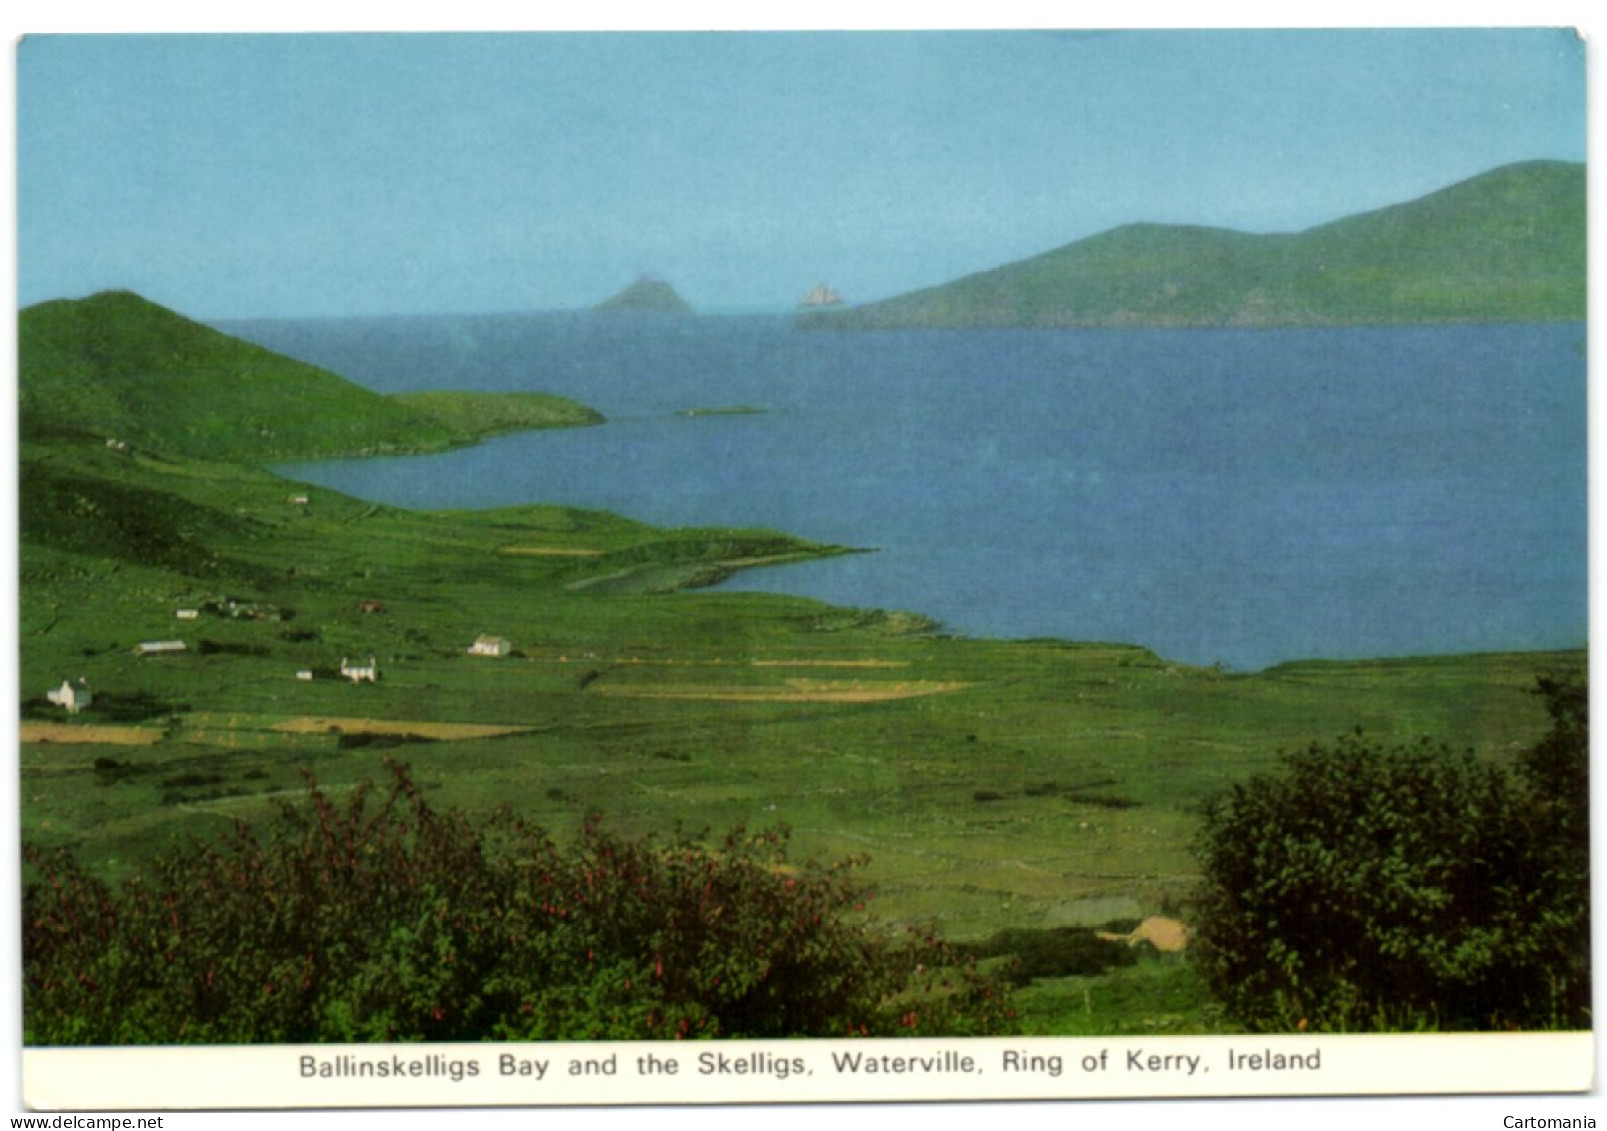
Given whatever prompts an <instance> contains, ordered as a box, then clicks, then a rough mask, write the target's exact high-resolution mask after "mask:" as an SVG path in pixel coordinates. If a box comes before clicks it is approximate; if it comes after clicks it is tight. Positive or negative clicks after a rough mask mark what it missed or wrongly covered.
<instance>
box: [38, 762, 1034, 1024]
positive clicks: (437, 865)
mask: <svg viewBox="0 0 1607 1131" xmlns="http://www.w3.org/2000/svg"><path fill="white" fill-rule="evenodd" d="M27 855H28V859H29V862H30V865H31V867H32V869H33V871H34V872H35V873H36V875H37V877H38V878H37V879H35V880H34V882H32V883H30V884H29V886H28V888H27V891H26V893H25V897H24V927H23V930H24V956H25V957H24V963H25V972H24V982H25V1006H26V1031H27V1040H28V1042H29V1043H31V1044H68V1045H75V1044H145V1043H214V1042H216V1043H241V1042H302V1041H370V1040H386V1041H391V1040H433V1041H454V1040H482V1039H509V1040H562V1039H599V1038H666V1037H711V1036H748V1037H782V1036H801V1035H810V1036H840V1035H844V1034H864V1035H899V1034H908V1033H915V1034H927V1035H930V1034H968V1033H989V1032H995V1031H999V1030H1001V1029H1002V1028H1004V1027H1005V1026H1007V1025H1008V1024H1009V1018H1010V1013H1009V1010H1008V1006H1007V1004H1006V1001H1005V996H1004V992H1003V988H1002V987H1000V986H996V985H994V984H993V983H991V982H990V981H989V980H988V979H986V978H984V977H982V976H980V975H978V974H977V973H976V972H975V970H974V967H973V965H971V964H968V963H966V962H964V961H962V960H961V959H959V958H958V957H957V956H956V955H954V954H953V953H951V952H950V951H948V950H947V948H946V947H945V946H944V944H943V943H942V942H941V941H940V940H938V939H937V938H935V937H932V936H925V937H921V936H918V935H912V936H911V937H910V938H909V939H907V940H906V941H902V942H895V941H893V940H891V939H890V938H888V937H887V936H886V935H885V934H883V933H882V932H879V931H878V930H876V929H874V928H873V927H870V926H867V925H865V924H864V923H863V922H862V918H863V916H862V914H861V912H862V911H863V909H864V906H865V902H866V900H867V899H869V895H868V894H867V893H866V892H865V891H863V890H862V889H861V888H860V887H859V886H858V885H857V884H855V883H854V882H853V880H852V878H851V875H850V873H851V871H852V869H853V867H854V866H855V865H856V864H857V863H859V862H858V861H849V862H847V863H844V864H841V865H838V866H835V867H831V868H822V867H818V866H814V865H791V864H789V863H788V862H787V860H786V836H785V833H784V832H779V831H767V832H761V833H749V832H747V831H745V830H743V829H741V828H738V829H737V830H735V831H733V832H732V833H730V834H729V835H728V836H726V837H725V838H724V840H723V841H722V842H720V843H719V844H718V845H717V846H713V847H711V846H709V845H707V844H705V843H704V842H703V841H702V840H701V839H699V838H694V837H687V836H679V837H677V838H675V839H674V840H671V841H667V842H664V843H659V842H656V841H654V840H651V839H640V840H627V839H622V838H619V837H616V836H613V835H611V834H609V833H607V832H605V831H604V830H603V829H601V828H600V827H599V826H598V825H597V824H596V823H595V822H589V823H587V824H586V825H585V827H584V828H583V829H582V830H581V833H580V836H579V838H578V840H577V841H576V842H575V843H574V844H573V845H571V846H566V847H560V846H558V845H557V844H555V843H554V842H553V841H552V840H550V839H549V838H547V837H546V836H545V835H543V834H541V833H539V832H537V831H535V830H533V829H530V828H527V827H525V826H524V825H523V824H522V823H521V822H519V821H518V820H516V819H515V818H513V817H512V815H510V814H507V813H503V814H502V815H500V816H499V817H497V818H495V819H493V820H491V821H488V822H486V823H483V824H480V825H476V824H474V823H471V822H470V820H469V819H468V818H467V817H465V816H463V815H461V814H459V813H455V812H446V813H437V812H436V811H434V810H433V809H431V808H430V806H428V805H427V804H426V803H425V801H424V799H423V797H422V796H421V795H420V793H419V791H418V789H417V788H416V787H415V786H414V784H413V783H412V781H411V780H410V778H409V777H408V775H407V773H406V772H405V770H402V769H401V768H395V777H394V781H393V784H392V787H391V790H390V793H389V796H388V797H387V798H386V799H385V800H384V801H383V802H382V803H380V804H378V805H375V804H372V803H371V799H370V791H369V790H368V789H367V788H363V787H359V788H357V789H356V790H355V792H354V793H353V795H352V797H351V799H350V800H349V801H348V802H347V803H346V804H344V805H337V804H336V803H335V801H334V800H333V799H331V798H330V797H329V796H328V795H326V794H325V793H323V792H321V791H320V790H318V789H317V788H316V787H312V786H309V792H308V796H307V800H306V801H305V802H304V803H303V804H301V805H300V806H287V807H286V808H285V810H284V813H283V817H282V819H281V821H280V822H279V824H278V825H277V827H276V828H275V830H274V832H273V834H272V836H271V837H269V838H267V839H259V838H258V836H257V835H255V834H254V833H253V832H251V831H250V830H249V829H247V828H246V827H245V826H244V825H241V826H239V827H237V828H236V829H235V831H234V832H233V833H232V834H230V835H229V836H227V837H225V838H222V839H220V840H218V841H216V842H213V843H209V844H200V845H196V846H192V847H190V848H188V849H186V850H184V851H181V852H177V853H174V854H171V855H169V856H166V857H165V858H163V859H161V860H159V861H158V862H157V864H156V865H155V866H154V867H153V868H151V869H150V870H149V872H148V874H147V878H145V879H144V880H136V881H130V882H128V883H125V884H124V885H123V886H122V887H121V888H119V889H117V890H113V889H111V888H109V887H107V886H106V885H104V884H102V883H101V882H99V881H98V880H95V879H94V878H92V877H91V876H89V875H88V874H87V873H86V872H84V871H83V870H82V869H81V868H80V867H79V866H78V864H77V863H76V862H75V861H74V860H73V858H72V857H71V856H70V855H69V854H66V853H57V854H54V855H47V854H43V853H40V852H37V851H34V850H31V849H30V850H29V851H28V854H27Z"/></svg>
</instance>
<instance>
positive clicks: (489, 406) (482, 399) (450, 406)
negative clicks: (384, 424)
mask: <svg viewBox="0 0 1607 1131" xmlns="http://www.w3.org/2000/svg"><path fill="white" fill-rule="evenodd" d="M386 399H387V400H390V401H392V402H394V403H396V404H399V405H401V406H403V407H404V408H409V409H413V410H415V411H417V412H421V413H423V414H425V415H426V416H431V417H434V418H435V419H436V420H438V421H440V422H441V423H442V424H444V425H446V426H447V427H448V428H450V429H451V430H452V431H453V432H455V433H459V434H461V435H466V436H473V437H477V438H478V437H485V436H494V435H497V434H499V433H502V432H524V431H527V430H533V429H538V428H574V427H578V426H580V425H586V424H601V423H603V414H602V413H600V412H598V411H597V410H596V409H593V408H588V407H587V406H585V405H583V404H579V403H577V402H575V401H572V400H569V399H568V398H567V397H559V396H553V395H552V394H550V393H465V392H459V391H456V390H452V391H442V392H428V393H392V394H391V395H390V396H389V397H388V398H386Z"/></svg>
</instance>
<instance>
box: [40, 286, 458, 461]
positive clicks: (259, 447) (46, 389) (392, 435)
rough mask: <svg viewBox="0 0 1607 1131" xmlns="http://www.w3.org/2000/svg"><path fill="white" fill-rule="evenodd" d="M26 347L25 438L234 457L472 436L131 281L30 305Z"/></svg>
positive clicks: (292, 455)
mask: <svg viewBox="0 0 1607 1131" xmlns="http://www.w3.org/2000/svg"><path fill="white" fill-rule="evenodd" d="M18 355H19V381H18V385H19V394H20V404H19V414H20V416H19V419H20V425H21V430H22V436H23V439H24V440H27V439H29V438H31V437H36V436H39V435H44V434H50V433H62V432H71V433H81V434H90V435H98V436H102V437H104V438H106V439H108V440H117V441H121V442H123V443H126V444H130V445H133V446H135V447H138V448H147V449H154V450H157V451H162V452H167V453H170V454H175V455H185V456H193V457H197V458H202V459H214V460H226V461H235V462H265V461H272V460H282V459H303V458H312V457H318V456H329V455H345V454H357V453H366V452H381V451H417V450H423V449H430V448H444V447H449V446H451V445H452V444H454V443H462V442H464V440H465V438H464V437H463V436H462V435H461V434H460V433H457V432H455V431H454V430H453V429H452V428H451V427H450V426H449V425H448V424H446V423H444V422H442V421H440V420H438V419H436V418H435V417H433V416H431V415H429V414H427V413H424V412H420V411H418V410H417V409H414V408H411V407H408V406H406V405H404V404H400V403H397V402H395V401H392V400H390V399H389V398H386V397H382V396H380V395H379V394H377V393H373V392H370V391H368V390H366V389H363V388H361V387H359V386H357V385H354V384H352V383H351V382H350V381H347V380H345V379H344V378H341V377H337V376H336V375H335V374H333V373H329V372H327V371H325V370H322V369H319V368H317V367H316V366H312V365H306V364H304V363H302V362H299V361H294V360H292V359H290V358H287V357H284V356H282V355H280V354H276V353H273V352H272V351H270V350H266V349H263V348H262V347H260V346H256V345H252V344H250V343H249V342H244V341H241V340H240V339H238V338H232V337H230V336H228V335H227V334H223V333H221V332H219V331H217V330H213V329H211V328H209V327H206V326H202V325H201V324H199V323H197V322H192V321H190V320H189V319H187V318H184V317H182V316H181V315H178V314H175V313H174V312H173V311H171V310H167V309H165V308H164V307H161V306H157V305H156V304H155V303H152V302H149V301H147V300H145V299H143V298H141V297H140V296H138V295H135V294H131V293H129V292H127V291H108V292H104V293H102V294H97V295H93V296H91V297H89V298H85V299H78V300H67V299H62V300H57V301H53V302H45V303H40V304H39V305H37V306H31V307H29V308H27V309H26V310H24V311H22V313H21V315H20V317H19V318H18Z"/></svg>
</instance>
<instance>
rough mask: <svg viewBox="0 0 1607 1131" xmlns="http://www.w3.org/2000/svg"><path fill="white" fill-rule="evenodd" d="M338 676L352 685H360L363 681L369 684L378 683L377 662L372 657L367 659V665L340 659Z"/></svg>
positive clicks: (343, 658)
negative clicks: (341, 676)
mask: <svg viewBox="0 0 1607 1131" xmlns="http://www.w3.org/2000/svg"><path fill="white" fill-rule="evenodd" d="M340 674H341V675H343V676H345V677H346V678H347V679H349V680H351V681H352V682H353V683H362V682H363V681H364V680H365V679H366V680H367V681H368V682H369V683H378V682H379V661H377V660H376V659H374V657H373V656H370V657H368V664H367V665H366V666H364V665H363V664H360V663H359V664H354V663H352V662H351V661H349V660H348V659H347V658H346V657H345V656H342V657H341V658H340Z"/></svg>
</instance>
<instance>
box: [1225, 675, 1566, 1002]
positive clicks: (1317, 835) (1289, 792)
mask: <svg viewBox="0 0 1607 1131" xmlns="http://www.w3.org/2000/svg"><path fill="white" fill-rule="evenodd" d="M1542 690H1543V691H1545V692H1546V694H1547V695H1548V697H1549V698H1550V699H1551V700H1552V703H1553V717H1554V728H1553V732H1552V735H1551V736H1550V737H1549V738H1548V739H1547V740H1546V742H1545V743H1542V747H1541V751H1542V752H1537V753H1536V754H1533V755H1531V757H1530V758H1529V759H1528V760H1526V761H1525V763H1524V765H1523V767H1522V768H1521V770H1520V772H1519V773H1517V774H1513V773H1509V772H1506V771H1504V770H1502V769H1501V768H1500V767H1497V766H1493V765H1489V764H1486V763H1481V762H1479V761H1477V760H1476V759H1475V758H1474V757H1473V756H1472V754H1471V753H1458V752H1454V751H1452V750H1450V749H1448V748H1446V747H1445V746H1443V745H1438V744H1434V743H1429V742H1421V743H1418V744H1416V745H1412V746H1402V747H1388V746H1385V745H1382V744H1380V743H1377V742H1375V741H1372V740H1369V739H1368V738H1366V737H1364V736H1363V735H1361V734H1360V733H1359V732H1358V733H1357V734H1353V735H1349V736H1346V737H1344V738H1342V739H1341V740H1340V741H1339V742H1338V743H1337V744H1335V745H1333V746H1322V745H1313V746H1312V747H1311V748H1310V749H1308V750H1305V751H1303V752H1300V753H1295V754H1291V755H1286V756H1285V758H1284V760H1283V765H1282V767H1281V771H1280V772H1276V773H1273V774H1268V775H1265V776H1261V777H1257V778H1254V779H1252V780H1250V781H1248V782H1245V783H1243V784H1240V785H1238V786H1235V787H1234V788H1233V789H1232V790H1231V792H1230V793H1229V794H1227V795H1226V796H1225V797H1223V798H1219V799H1218V800H1217V801H1216V802H1214V803H1213V804H1212V805H1211V806H1210V807H1209V808H1208V810H1207V813H1206V816H1205V821H1204V826H1203V831H1202V835H1201V838H1200V842H1199V850H1200V857H1201V863H1202V866H1203V872H1204V877H1205V883H1204V887H1203V890H1202V893H1201V897H1200V902H1199V909H1198V912H1197V915H1196V932H1195V938H1194V943H1195V947H1194V953H1195V958H1196V961H1198V962H1199V964H1200V966H1201V969H1202V972H1203V973H1204V976H1205V978H1206V981H1207V983H1208V984H1209V985H1210V986H1211V989H1212V991H1213V992H1214V993H1215V994H1216V996H1217V997H1218V999H1219V1000H1221V1001H1222V1002H1223V1004H1224V1005H1225V1006H1226V1008H1227V1010H1228V1012H1229V1014H1231V1015H1232V1016H1233V1017H1234V1018H1235V1019H1236V1020H1237V1021H1238V1022H1239V1023H1241V1024H1244V1025H1246V1026H1247V1027H1249V1028H1250V1029H1252V1030H1273V1031H1280V1030H1281V1031H1288V1030H1296V1029H1306V1028H1311V1029H1321V1030H1335V1031H1342V1030H1377V1029H1426V1028H1435V1029H1495V1028H1535V1027H1588V1026H1589V1024H1590V1020H1589V993H1590V991H1589V945H1588V944H1589V935H1588V881H1587V878H1586V877H1587V875H1588V871H1587V868H1588V858H1587V857H1588V852H1587V850H1586V849H1585V846H1584V842H1583V840H1582V835H1583V825H1582V824H1580V825H1578V826H1577V827H1576V828H1575V830H1574V831H1573V832H1571V833H1570V832H1568V831H1567V830H1568V829H1569V827H1570V826H1569V825H1568V824H1567V823H1566V822H1567V821H1574V820H1577V821H1580V822H1582V821H1583V819H1584V817H1583V814H1584V809H1583V806H1584V804H1585V801H1584V800H1583V799H1584V798H1585V797H1586V796H1587V795H1586V794H1584V793H1583V792H1582V791H1577V789H1578V787H1582V785H1583V781H1584V776H1583V775H1584V774H1585V772H1586V771H1585V762H1584V759H1585V758H1586V757H1587V756H1588V753H1587V752H1588V743H1587V740H1586V734H1585V732H1586V727H1585V723H1584V720H1583V716H1582V714H1581V713H1580V712H1581V711H1582V709H1583V708H1582V705H1583V703H1584V695H1583V691H1582V690H1580V691H1577V692H1576V700H1577V705H1576V709H1572V710H1570V709H1569V708H1568V707H1566V706H1562V707H1559V706H1558V698H1557V696H1558V694H1559V687H1558V685H1550V686H1549V687H1548V686H1545V685H1543V687H1542ZM1559 711H1560V712H1561V715H1560V717H1559ZM1542 764H1543V765H1545V766H1550V767H1553V770H1552V771H1544V772H1543V771H1542V770H1540V769H1539V768H1537V767H1539V766H1540V765H1542ZM1557 767H1567V771H1566V772H1563V771H1562V770H1560V769H1557ZM1569 775H1572V776H1571V777H1570V776H1569ZM1565 778H1566V779H1567V781H1566V783H1565V782H1564V779H1565ZM1548 782H1549V783H1550V784H1549V788H1553V789H1563V788H1564V787H1566V790H1568V791H1571V792H1562V793H1557V794H1550V795H1548V794H1547V793H1546V792H1545V790H1546V789H1547V788H1548ZM1563 812H1567V813H1572V814H1575V815H1574V816H1572V817H1566V818H1565V817H1564V816H1562V815H1561V814H1562V813H1563Z"/></svg>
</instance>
